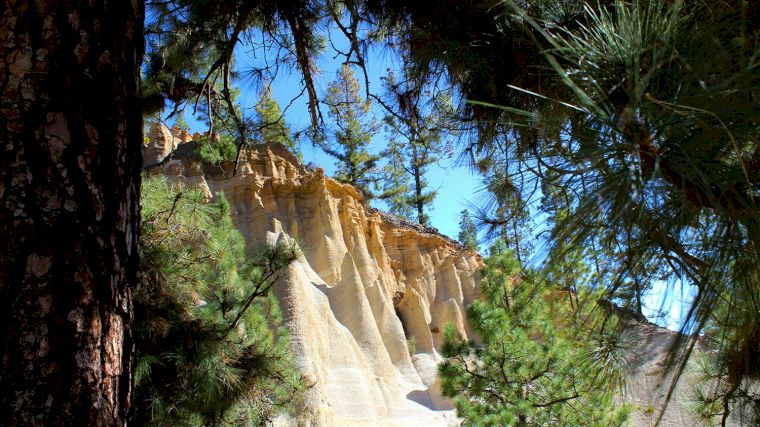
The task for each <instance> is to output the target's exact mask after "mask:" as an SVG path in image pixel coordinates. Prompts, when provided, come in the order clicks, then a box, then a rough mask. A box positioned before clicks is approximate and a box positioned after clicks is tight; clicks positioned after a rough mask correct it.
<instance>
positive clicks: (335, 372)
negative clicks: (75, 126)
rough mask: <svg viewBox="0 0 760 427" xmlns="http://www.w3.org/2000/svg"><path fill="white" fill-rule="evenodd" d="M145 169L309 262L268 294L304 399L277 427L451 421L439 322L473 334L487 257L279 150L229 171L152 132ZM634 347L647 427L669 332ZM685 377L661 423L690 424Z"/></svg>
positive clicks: (634, 398)
mask: <svg viewBox="0 0 760 427" xmlns="http://www.w3.org/2000/svg"><path fill="white" fill-rule="evenodd" d="M150 138H151V140H150V142H149V144H148V146H147V147H146V149H145V154H146V156H145V157H146V159H145V162H144V165H145V167H146V168H147V169H148V170H150V171H151V173H162V174H165V175H166V176H168V177H170V178H171V179H174V180H177V181H179V182H183V183H184V184H187V185H192V186H197V187H199V188H201V189H202V190H203V191H204V192H205V193H206V195H207V197H209V198H212V197H214V195H215V194H217V193H218V192H223V193H224V196H225V197H226V198H227V200H228V201H229V203H230V205H231V208H232V213H233V219H234V222H235V224H236V226H237V227H238V228H239V230H240V231H241V233H242V234H243V236H244V237H245V239H246V243H247V245H248V246H249V248H250V249H256V248H259V247H261V246H263V245H265V244H267V243H272V242H274V241H276V240H277V239H295V240H296V242H297V243H298V244H299V246H300V247H301V249H302V251H303V254H304V255H303V257H302V259H300V260H299V261H297V262H295V263H294V264H293V265H291V266H290V267H289V272H288V274H287V275H286V276H285V277H284V278H283V280H281V281H280V282H279V283H277V284H276V285H275V287H274V292H275V295H276V296H277V298H278V300H279V302H280V305H281V308H282V310H283V313H284V317H285V324H286V327H287V328H288V329H289V330H290V334H291V339H292V342H293V350H294V356H295V360H296V364H297V366H298V368H299V369H300V371H301V373H302V376H303V380H304V382H305V383H306V385H307V387H308V390H307V392H306V395H305V398H304V403H303V407H302V408H301V410H300V411H299V413H298V414H297V415H294V417H293V418H284V419H281V420H279V422H280V424H282V425H308V426H362V425H365V426H378V425H379V426H426V425H430V426H446V425H458V420H457V419H456V417H455V413H454V410H453V405H452V403H451V402H450V401H449V400H448V399H446V398H444V397H442V396H441V394H440V388H439V383H438V381H437V378H436V366H437V363H438V362H439V361H440V360H441V358H440V355H439V353H438V351H439V349H440V346H441V344H442V335H443V327H444V325H445V324H447V323H449V322H451V323H453V324H454V325H455V326H456V328H457V329H458V330H459V333H460V334H462V336H464V337H470V336H471V332H470V329H469V325H468V322H467V319H466V318H465V310H464V308H465V307H466V306H467V305H468V304H469V303H471V302H472V301H473V300H474V299H475V298H477V296H478V295H479V280H478V276H477V274H476V270H477V268H478V267H479V266H480V265H481V260H480V258H479V256H478V255H477V254H475V253H474V252H471V251H466V250H464V248H462V247H461V246H460V245H459V244H458V243H456V242H454V241H452V240H450V239H448V238H446V237H445V236H442V235H440V234H438V233H437V232H435V230H432V229H428V228H425V227H422V226H419V225H416V224H412V223H409V222H406V221H403V220H399V219H397V218H394V217H391V216H389V215H386V214H383V213H382V212H379V211H376V210H374V209H372V208H370V207H368V206H367V205H365V204H364V203H363V201H362V197H361V195H360V194H359V193H357V191H356V190H355V189H354V188H352V187H351V186H349V185H344V184H340V183H338V182H337V181H335V180H333V179H331V178H328V177H326V176H325V175H324V172H323V171H322V170H321V169H314V170H312V169H309V168H306V167H304V166H302V165H301V164H300V163H299V162H298V160H296V159H295V158H294V157H293V156H292V155H291V154H290V153H288V152H287V151H286V150H285V149H284V148H281V147H276V146H272V147H268V148H267V149H264V150H262V151H261V152H244V153H243V154H242V156H241V160H240V163H239V165H238V168H237V171H236V173H235V174H234V175H233V173H232V172H233V170H232V169H233V165H232V164H231V163H225V164H222V165H220V166H210V165H200V164H198V163H196V162H194V161H193V160H192V159H191V156H190V154H191V153H192V144H193V143H192V142H188V141H190V140H191V138H190V137H189V136H187V135H184V134H179V132H178V131H177V130H172V131H169V130H168V129H166V128H164V127H162V126H154V127H152V128H151V131H150ZM635 323H637V324H639V323H640V324H639V325H638V326H637V327H635V328H634V329H635V331H634V332H635V335H636V343H635V345H634V347H635V348H634V349H633V351H631V355H632V356H631V358H630V359H629V366H630V371H629V372H628V373H627V380H626V382H627V385H626V388H625V390H624V393H623V397H622V400H624V401H625V402H628V403H632V404H633V406H634V411H633V414H632V418H633V419H632V421H633V422H632V424H633V425H636V426H650V425H654V423H655V422H656V420H657V417H658V416H659V411H660V409H661V405H662V403H663V401H664V398H665V396H666V395H667V393H668V387H669V386H670V383H671V379H672V376H670V375H664V373H665V372H666V369H665V368H666V366H667V354H668V351H669V347H670V345H671V344H672V343H673V341H674V340H675V337H676V336H677V334H676V333H675V332H672V331H668V330H666V329H663V328H658V327H656V326H654V325H651V324H648V323H647V322H635ZM691 375H692V374H690V373H688V372H687V373H686V374H685V376H684V377H683V378H686V381H682V382H681V383H680V384H679V385H678V387H677V388H676V392H675V393H674V397H673V399H672V401H671V403H670V405H669V406H668V408H667V410H666V411H665V413H664V415H663V418H662V420H661V424H660V425H666V426H680V425H690V424H694V422H693V420H691V419H690V415H689V407H688V403H687V397H688V395H689V393H690V385H689V384H688V382H689V381H688V380H689V378H690V376H691Z"/></svg>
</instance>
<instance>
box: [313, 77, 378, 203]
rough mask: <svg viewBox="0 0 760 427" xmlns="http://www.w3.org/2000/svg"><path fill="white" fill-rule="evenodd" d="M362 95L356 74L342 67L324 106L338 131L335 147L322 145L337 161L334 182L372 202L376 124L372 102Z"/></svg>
mask: <svg viewBox="0 0 760 427" xmlns="http://www.w3.org/2000/svg"><path fill="white" fill-rule="evenodd" d="M359 92H360V86H359V81H358V80H357V79H356V77H355V76H354V72H353V70H352V69H351V67H349V66H348V65H343V67H341V69H340V70H339V71H338V76H337V79H336V80H335V81H333V82H332V83H331V84H330V86H329V87H328V89H327V97H326V99H325V101H324V102H325V103H326V104H327V106H328V107H329V112H328V114H329V116H330V118H331V119H332V120H333V124H334V126H335V129H334V131H333V137H332V143H330V144H323V145H322V148H323V149H324V150H325V152H326V153H327V154H329V155H331V156H333V157H334V158H335V159H336V160H337V163H336V166H337V171H336V175H335V178H336V179H337V180H338V181H340V182H343V183H346V184H351V185H352V186H354V188H356V189H357V190H359V191H360V192H361V193H362V194H363V195H364V197H365V198H372V197H373V191H372V186H373V185H374V184H375V183H376V182H377V177H375V174H376V170H375V169H376V164H377V161H378V159H379V156H376V155H373V154H370V152H369V151H368V148H369V143H370V139H371V138H372V135H373V134H374V133H375V131H376V130H377V123H376V121H375V118H374V116H373V114H372V109H371V104H370V102H369V100H366V99H362V96H361V95H360V93H359Z"/></svg>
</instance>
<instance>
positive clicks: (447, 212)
mask: <svg viewBox="0 0 760 427" xmlns="http://www.w3.org/2000/svg"><path fill="white" fill-rule="evenodd" d="M333 43H334V44H335V45H336V46H337V47H338V48H339V49H342V48H344V47H345V46H346V42H345V39H342V38H341V37H336V40H333ZM329 46H330V44H329V43H328V48H327V50H326V52H325V53H324V54H322V55H321V57H320V58H319V60H318V62H317V64H316V65H317V69H318V73H317V74H316V76H315V81H314V83H315V87H316V90H317V92H318V94H319V96H320V97H321V96H322V95H323V94H324V93H325V91H326V89H327V87H328V85H329V83H330V82H331V81H332V80H334V79H335V76H336V72H337V71H338V69H339V68H340V67H341V65H342V64H341V62H340V59H342V57H339V59H335V58H334V57H333V56H334V53H332V51H331V48H330V47H329ZM253 53H257V54H256V55H253ZM365 59H366V62H367V71H368V77H369V83H370V90H371V91H373V92H375V93H379V92H380V91H381V81H380V78H381V77H382V76H383V75H385V74H386V70H387V69H389V68H390V69H393V70H398V69H399V68H400V67H399V64H398V62H397V61H398V59H397V58H396V57H395V55H394V54H393V53H390V52H389V51H388V50H374V51H370V52H369V54H368V55H367V57H366V58H365ZM263 61H271V58H267V53H266V52H265V53H263V54H262V53H261V52H258V51H257V52H252V49H246V48H245V47H243V48H239V49H238V50H237V54H236V62H237V67H238V69H239V70H245V68H246V67H247V66H248V67H250V66H253V65H259V66H260V65H261V63H262V62H263ZM355 71H356V72H357V75H359V72H358V70H355ZM360 80H361V79H360ZM240 86H241V89H242V90H241V96H240V99H239V101H240V103H241V107H242V108H243V109H249V108H251V109H252V108H254V107H255V105H256V101H257V99H258V95H259V90H260V88H259V87H252V85H250V84H246V83H245V82H240ZM271 89H272V96H273V97H274V98H275V99H276V100H277V102H278V103H279V104H280V107H281V108H283V109H286V112H285V119H286V121H287V123H288V125H289V126H290V127H291V130H304V129H306V128H307V127H308V126H309V125H310V116H309V113H308V98H307V96H306V94H305V92H304V91H302V89H303V86H302V83H301V74H300V72H299V71H297V70H290V69H286V68H282V69H280V70H279V72H278V73H277V76H276V77H275V78H274V79H272V81H271ZM302 92H303V93H302ZM299 94H302V95H301V96H300V97H298V96H299ZM188 110H190V109H188ZM374 112H375V114H376V117H377V119H378V120H380V119H381V118H382V116H383V111H382V109H381V108H380V107H379V106H375V107H374ZM188 113H190V111H188ZM248 114H250V112H249V113H248ZM323 114H326V108H323ZM185 117H186V119H187V121H188V123H190V126H191V128H192V129H193V130H198V131H203V130H205V129H204V125H203V124H201V123H199V122H197V121H195V120H193V119H192V118H191V114H185ZM386 143H387V141H386V136H385V133H384V132H380V133H378V134H376V135H375V136H374V137H373V138H372V141H371V151H372V152H374V153H378V152H380V151H381V150H383V149H384V148H385V146H386ZM300 148H301V151H302V153H303V160H304V162H305V163H309V162H313V163H314V164H316V165H317V166H318V167H321V168H323V169H324V170H325V173H326V174H327V175H328V176H331V175H333V174H334V172H335V169H336V167H335V159H333V158H331V157H330V156H328V155H327V154H325V153H324V152H322V151H321V150H320V149H319V148H316V147H314V146H313V145H312V144H310V143H309V142H308V141H303V142H302V145H301V147H300ZM454 160H455V159H449V158H444V159H442V160H441V161H440V162H439V163H438V164H434V165H432V166H431V167H430V170H429V173H428V175H427V179H428V181H429V183H430V185H431V188H433V189H437V191H438V195H437V197H436V198H435V200H434V202H433V208H432V209H431V210H430V211H429V212H428V214H429V215H430V220H431V225H432V226H433V227H435V228H437V229H438V230H439V231H440V232H441V233H443V234H445V235H447V236H449V237H452V238H454V239H456V238H457V235H458V233H459V218H460V212H461V211H462V209H465V208H467V207H469V206H471V205H472V204H473V203H477V200H478V195H479V193H480V192H481V189H482V186H483V184H482V181H481V179H480V177H479V176H476V175H475V174H474V173H473V172H472V171H471V170H470V169H469V168H468V167H466V166H464V165H458V164H456V162H455V161H454ZM374 204H375V205H376V207H378V208H380V209H383V208H384V206H382V202H374ZM536 221H537V222H536V224H535V225H536V226H537V230H536V232H538V231H540V230H541V229H542V228H543V224H541V222H542V220H541V216H540V215H539V216H538V217H537V218H536ZM535 244H536V246H537V248H538V249H539V250H538V251H537V252H539V255H538V256H537V257H536V259H534V260H532V261H533V262H531V264H532V265H537V264H539V263H540V262H541V260H542V258H543V256H544V255H541V253H543V251H542V250H541V249H540V247H541V246H542V245H543V242H542V241H540V240H539V241H537V242H535ZM481 249H485V247H484V245H483V244H481ZM680 283H681V282H678V283H676V284H672V283H671V285H670V286H666V284H665V283H664V282H661V283H656V284H655V286H654V290H653V292H651V293H650V294H649V295H647V296H646V298H645V299H644V301H643V302H644V305H645V306H646V308H645V310H644V314H645V315H646V316H647V317H648V318H649V319H650V320H652V321H654V322H655V323H657V324H659V325H661V326H665V327H668V328H670V329H678V326H679V323H680V319H681V318H682V317H683V315H684V314H685V313H683V312H682V311H683V310H685V302H686V300H688V299H689V296H690V295H691V290H690V289H684V288H683V285H680ZM658 312H660V313H664V314H662V315H660V316H659V317H658Z"/></svg>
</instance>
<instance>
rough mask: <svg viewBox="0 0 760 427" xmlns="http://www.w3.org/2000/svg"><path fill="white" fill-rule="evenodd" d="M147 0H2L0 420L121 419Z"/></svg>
mask: <svg viewBox="0 0 760 427" xmlns="http://www.w3.org/2000/svg"><path fill="white" fill-rule="evenodd" d="M143 17H144V4H143V2H140V1H112V2H81V1H70V0H58V1H28V0H19V1H12V2H4V4H3V19H2V20H1V21H0V34H2V36H0V37H1V38H2V42H0V58H2V60H1V61H2V70H3V71H2V75H3V78H2V79H0V80H2V82H1V83H0V109H2V111H3V113H2V114H0V116H1V117H0V122H2V124H0V139H2V144H3V154H2V155H0V165H1V166H2V167H0V174H2V177H0V183H1V184H0V313H2V315H1V316H2V317H0V343H1V344H0V346H2V351H1V352H2V365H1V366H0V420H2V424H4V425H19V426H27V425H96V426H101V425H109V426H111V425H113V426H119V425H125V423H126V412H127V410H128V407H129V400H130V384H131V377H132V370H131V367H132V365H131V354H130V349H131V348H132V334H131V318H132V304H131V302H130V292H129V287H130V285H131V284H133V283H134V282H135V277H136V275H137V266H138V259H137V237H138V236H139V218H140V213H139V194H140V190H139V188H140V173H139V170H140V158H141V156H140V150H141V145H142V135H141V129H142V110H141V107H140V104H139V93H140V88H139V82H140V62H141V60H142V51H143V45H144V40H143V32H142V25H143Z"/></svg>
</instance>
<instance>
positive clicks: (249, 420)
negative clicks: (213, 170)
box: [130, 177, 301, 426]
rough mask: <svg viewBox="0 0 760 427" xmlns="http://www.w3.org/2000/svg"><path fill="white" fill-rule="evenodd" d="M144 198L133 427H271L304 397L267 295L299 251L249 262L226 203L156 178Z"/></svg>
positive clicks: (272, 251)
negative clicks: (269, 426) (266, 425)
mask: <svg viewBox="0 0 760 427" xmlns="http://www.w3.org/2000/svg"><path fill="white" fill-rule="evenodd" d="M142 190H143V193H142V194H143V195H142V233H143V235H142V237H141V240H140V246H139V247H140V258H141V279H140V281H139V283H138V284H137V286H136V287H135V288H134V289H133V300H134V307H135V324H134V333H135V385H134V397H133V399H132V401H133V405H132V412H131V418H130V423H134V424H136V425H193V426H201V425H230V426H237V425H250V424H255V425H261V424H263V423H266V422H267V421H268V420H270V419H271V418H272V417H273V416H274V415H275V413H276V411H278V410H282V409H286V408H287V406H286V405H287V403H288V402H291V401H294V399H297V397H298V395H299V391H300V389H301V384H300V376H299V374H298V372H297V371H296V370H295V369H294V367H293V364H292V360H291V358H290V353H289V345H290V344H289V338H288V335H287V332H286V330H285V329H284V328H283V327H282V324H281V322H282V318H281V314H280V311H279V308H278V305H277V302H276V301H275V299H274V297H273V296H272V295H271V294H270V293H269V289H270V288H271V286H272V284H273V283H274V281H275V280H276V279H277V277H279V276H280V275H281V274H282V273H283V271H284V270H285V268H286V267H287V266H288V265H289V263H290V262H291V261H292V260H294V259H295V258H296V257H297V256H298V250H297V248H296V247H289V246H283V245H278V246H274V247H269V248H265V249H264V250H262V251H261V252H259V253H257V254H256V255H254V256H246V255H245V252H244V242H243V239H242V236H241V235H240V233H239V232H237V231H236V230H235V228H234V227H233V224H232V220H231V216H230V212H229V205H228V204H227V203H226V201H225V198H224V196H223V195H221V194H219V195H217V197H216V199H217V201H215V202H213V203H206V202H205V201H204V200H203V195H202V193H201V192H200V191H197V190H190V189H180V188H178V187H177V186H174V185H171V184H169V183H168V182H167V181H166V179H164V178H150V177H145V178H144V179H143V189H142Z"/></svg>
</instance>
